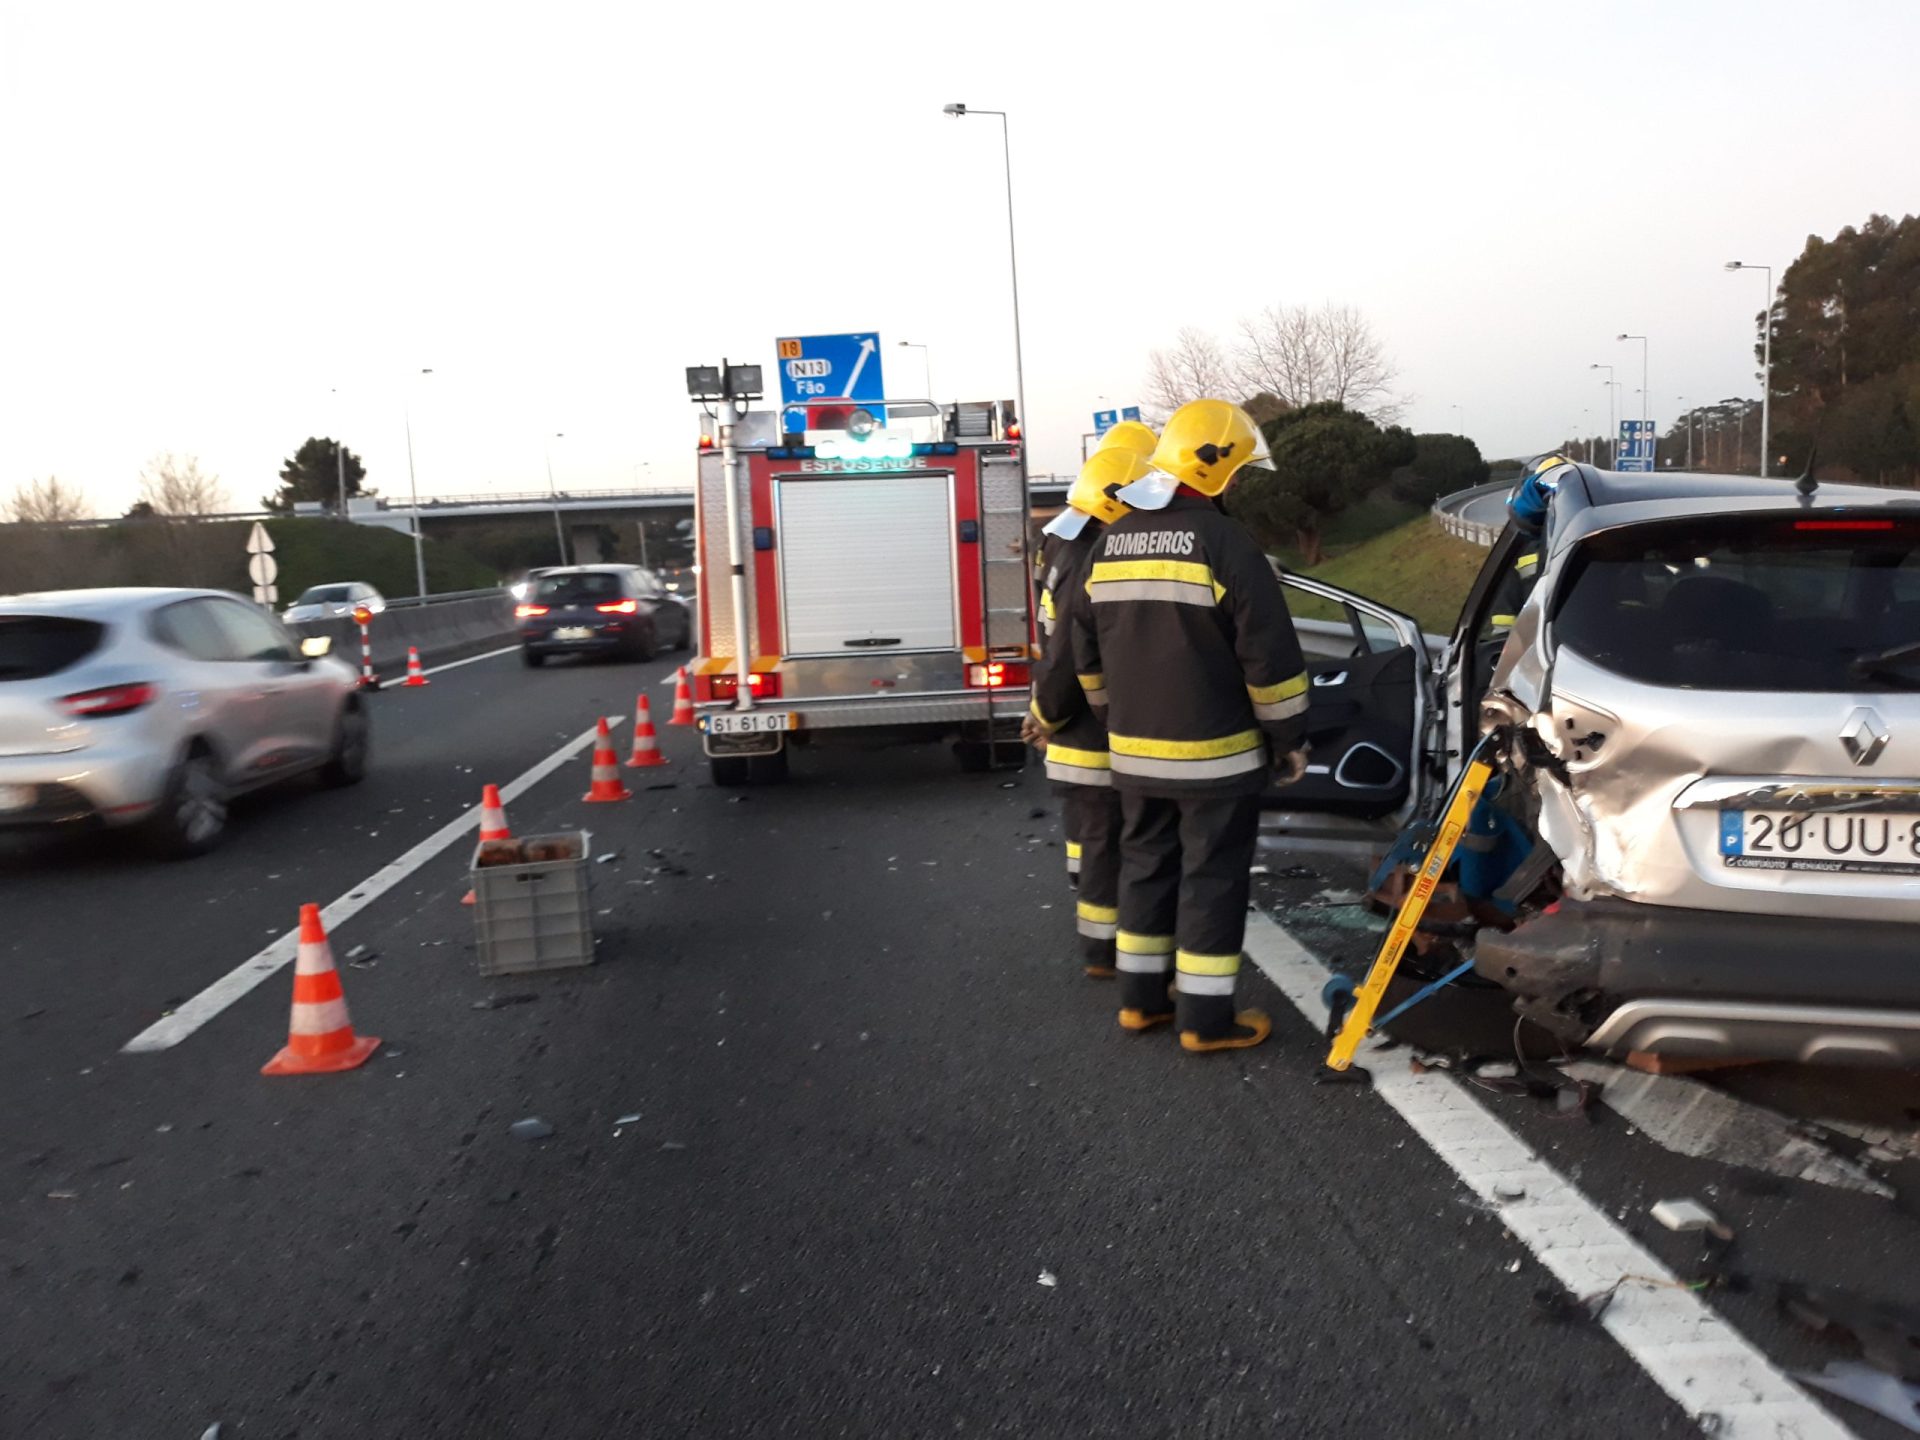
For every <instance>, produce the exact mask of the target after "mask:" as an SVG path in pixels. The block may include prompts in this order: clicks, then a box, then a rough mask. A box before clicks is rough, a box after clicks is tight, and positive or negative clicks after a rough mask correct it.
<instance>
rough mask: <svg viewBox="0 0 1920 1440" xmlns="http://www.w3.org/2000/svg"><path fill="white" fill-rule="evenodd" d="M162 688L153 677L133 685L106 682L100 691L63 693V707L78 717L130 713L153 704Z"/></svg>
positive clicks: (83, 718)
mask: <svg viewBox="0 0 1920 1440" xmlns="http://www.w3.org/2000/svg"><path fill="white" fill-rule="evenodd" d="M159 693H160V688H159V687H158V686H157V685H155V684H154V683H153V682H152V681H150V680H141V681H138V682H137V683H135V684H132V685H106V686H103V687H101V688H100V689H98V690H82V691H80V692H79V693H78V694H76V695H63V696H62V697H61V698H60V702H59V704H60V708H61V709H62V710H64V711H66V712H67V714H69V715H71V716H73V717H74V718H75V719H79V720H99V719H104V718H105V717H107V716H109V715H131V714H132V713H133V712H134V711H135V710H138V709H140V708H142V707H143V706H146V705H151V704H152V703H153V697H154V696H156V695H158V694H159Z"/></svg>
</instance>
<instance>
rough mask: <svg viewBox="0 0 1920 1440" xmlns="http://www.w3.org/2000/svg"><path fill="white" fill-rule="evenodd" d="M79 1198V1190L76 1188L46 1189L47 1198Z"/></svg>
mask: <svg viewBox="0 0 1920 1440" xmlns="http://www.w3.org/2000/svg"><path fill="white" fill-rule="evenodd" d="M79 1198H80V1192H79V1191H78V1190H49V1191H47V1199H49V1200H78V1199H79Z"/></svg>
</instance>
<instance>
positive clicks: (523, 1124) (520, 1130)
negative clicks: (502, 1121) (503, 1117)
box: [507, 1115, 553, 1140]
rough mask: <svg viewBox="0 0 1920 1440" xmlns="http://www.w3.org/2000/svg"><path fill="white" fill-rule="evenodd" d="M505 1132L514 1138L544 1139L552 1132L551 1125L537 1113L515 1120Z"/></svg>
mask: <svg viewBox="0 0 1920 1440" xmlns="http://www.w3.org/2000/svg"><path fill="white" fill-rule="evenodd" d="M507 1133H508V1134H509V1135H511V1136H513V1138H514V1139H516V1140H545V1139H546V1138H547V1137H548V1136H549V1135H551V1134H553V1126H551V1125H549V1124H548V1123H547V1122H546V1121H544V1120H542V1119H541V1118H540V1117H539V1116H538V1115H529V1116H528V1117H527V1118H526V1119H524V1120H516V1121H514V1122H513V1124H511V1125H509V1126H508V1127H507Z"/></svg>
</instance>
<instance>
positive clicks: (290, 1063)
mask: <svg viewBox="0 0 1920 1440" xmlns="http://www.w3.org/2000/svg"><path fill="white" fill-rule="evenodd" d="M379 1048H380V1041H379V1040H378V1039H377V1038H376V1037H374V1036H372V1035H355V1034H354V1033H353V1021H352V1019H351V1018H350V1017H349V1016H348V1014H347V997H346V995H345V993H344V992H343V991H342V990H341V989H340V972H339V971H338V970H336V969H334V968H333V951H332V949H331V948H329V947H328V945H327V932H326V928H325V927H324V926H322V925H321V923H320V907H319V906H318V905H302V906H301V907H300V951H299V955H298V957H297V958H296V959H295V960H294V962H293V1018H292V1020H290V1021H289V1022H288V1025H287V1045H286V1048H285V1049H284V1050H282V1051H281V1052H280V1053H279V1054H278V1055H276V1056H274V1057H273V1059H271V1060H269V1061H268V1062H267V1063H266V1064H265V1065H263V1066H261V1067H260V1073H261V1074H262V1075H325V1074H327V1073H329V1072H331V1071H334V1070H351V1069H353V1068H354V1067H355V1066H357V1065H362V1064H364V1063H365V1062H366V1058H367V1057H368V1056H369V1055H371V1054H373V1052H374V1051H375V1050H377V1049H379Z"/></svg>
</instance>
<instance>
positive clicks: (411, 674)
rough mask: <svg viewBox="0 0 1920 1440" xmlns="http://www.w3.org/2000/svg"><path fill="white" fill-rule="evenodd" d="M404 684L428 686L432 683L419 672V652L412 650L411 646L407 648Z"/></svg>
mask: <svg viewBox="0 0 1920 1440" xmlns="http://www.w3.org/2000/svg"><path fill="white" fill-rule="evenodd" d="M406 683H407V684H409V685H430V684H432V683H433V682H432V681H430V680H428V679H427V677H426V676H425V675H424V674H423V673H422V672H421V669H420V652H419V651H418V650H416V649H414V648H413V646H411V645H409V646H407V680H406Z"/></svg>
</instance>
